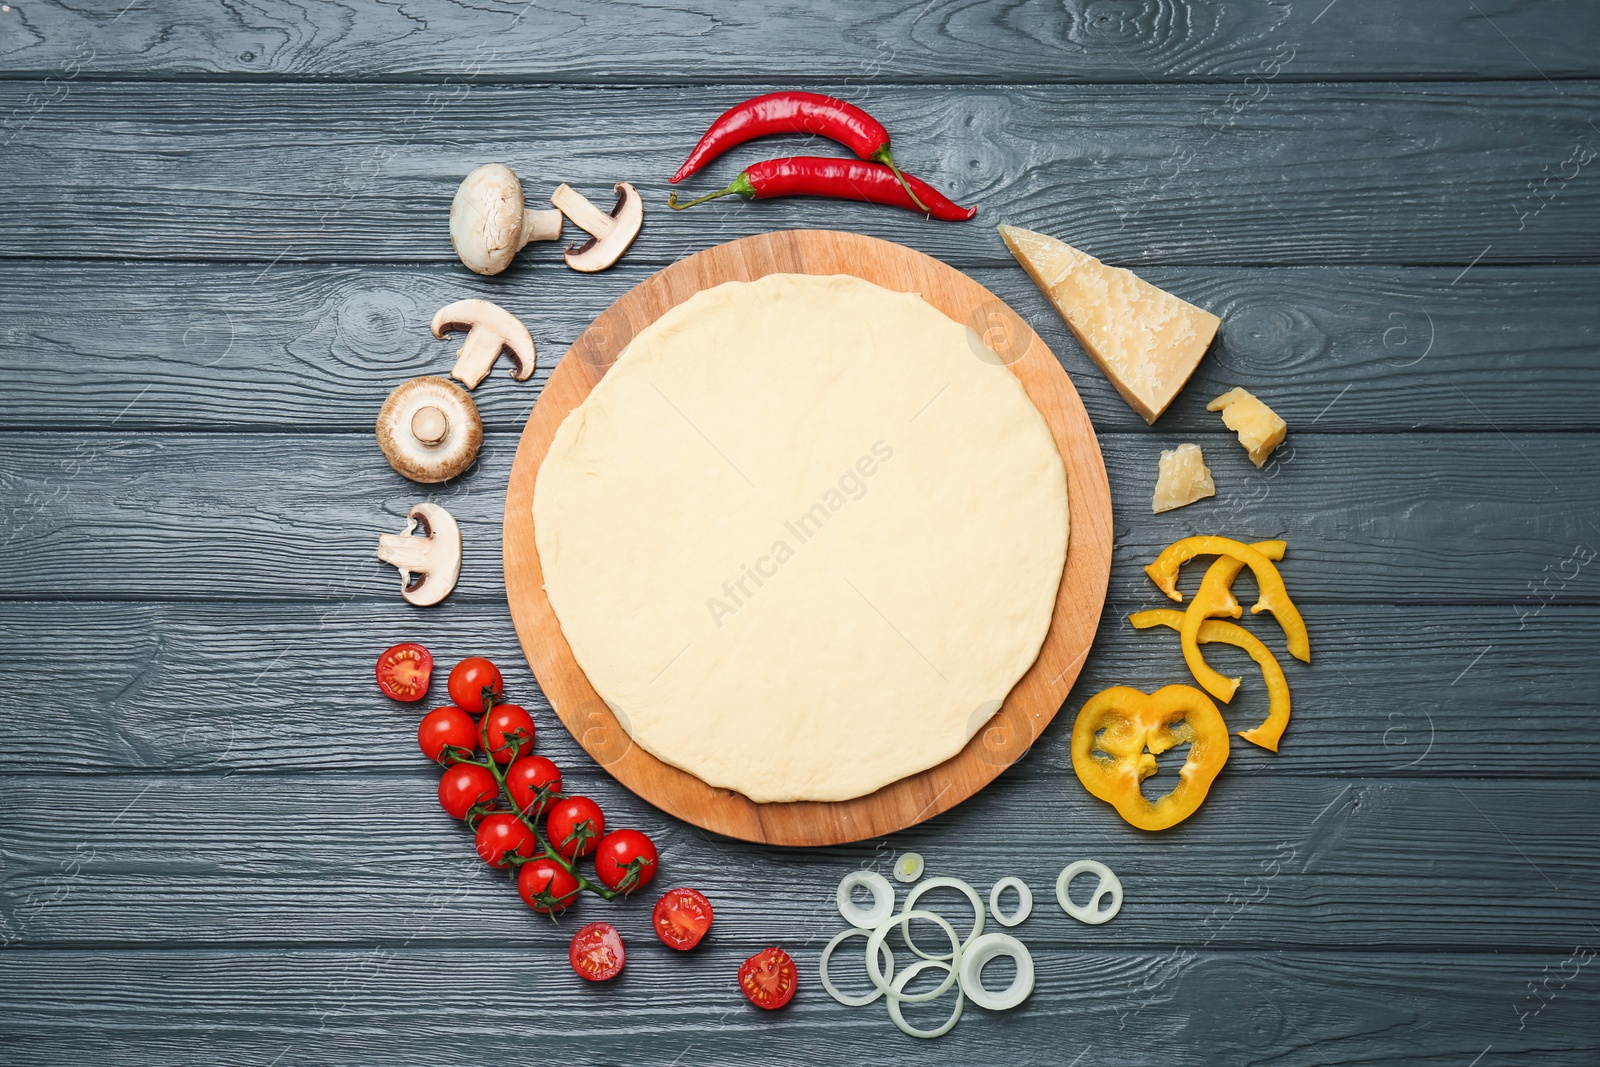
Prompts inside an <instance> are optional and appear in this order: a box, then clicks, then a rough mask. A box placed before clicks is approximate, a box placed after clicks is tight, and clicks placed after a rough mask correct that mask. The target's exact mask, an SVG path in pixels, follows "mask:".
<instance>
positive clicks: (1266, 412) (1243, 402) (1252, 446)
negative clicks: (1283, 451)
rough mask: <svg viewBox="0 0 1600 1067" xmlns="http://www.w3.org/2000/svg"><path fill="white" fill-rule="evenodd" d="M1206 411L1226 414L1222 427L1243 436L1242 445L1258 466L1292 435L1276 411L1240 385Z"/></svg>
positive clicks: (1218, 399) (1251, 460)
mask: <svg viewBox="0 0 1600 1067" xmlns="http://www.w3.org/2000/svg"><path fill="white" fill-rule="evenodd" d="M1206 410H1207V411H1220V412H1222V424H1223V425H1224V426H1226V427H1227V428H1228V429H1230V430H1233V431H1234V432H1236V433H1237V434H1238V435H1239V443H1240V444H1241V445H1244V448H1245V451H1246V452H1249V453H1250V462H1251V463H1254V464H1255V465H1256V466H1257V467H1259V466H1261V465H1262V464H1263V463H1265V462H1266V461H1267V457H1268V456H1270V455H1272V450H1273V449H1274V448H1277V447H1278V446H1279V445H1281V444H1283V439H1284V437H1285V436H1287V435H1288V433H1289V425H1288V424H1287V423H1286V422H1284V421H1283V420H1282V419H1280V418H1278V416H1277V413H1276V412H1274V411H1273V410H1272V409H1271V408H1269V407H1267V405H1265V404H1263V403H1262V402H1261V401H1259V400H1257V399H1256V398H1255V397H1254V396H1252V395H1251V394H1249V393H1247V392H1245V391H1244V390H1243V389H1240V388H1239V387H1238V386H1234V387H1233V388H1232V389H1229V390H1228V391H1227V392H1226V393H1223V394H1222V395H1221V396H1219V397H1217V398H1216V399H1215V400H1213V401H1212V402H1211V403H1209V404H1207V405H1206Z"/></svg>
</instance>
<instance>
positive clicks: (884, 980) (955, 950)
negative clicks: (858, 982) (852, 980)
mask: <svg viewBox="0 0 1600 1067" xmlns="http://www.w3.org/2000/svg"><path fill="white" fill-rule="evenodd" d="M912 919H927V920H928V921H929V922H931V923H934V924H936V925H937V926H938V927H939V928H940V929H942V930H943V931H944V932H945V936H946V937H948V938H949V939H950V955H949V956H947V957H946V958H945V959H946V960H949V961H950V963H951V966H950V974H949V975H948V976H946V978H945V980H944V981H943V982H942V983H940V985H939V988H937V989H935V990H932V991H931V992H927V993H902V992H901V991H900V990H898V989H895V988H894V987H893V986H891V985H890V984H889V976H888V975H885V974H884V973H883V971H882V970H880V969H879V967H878V946H879V945H882V944H883V940H884V938H886V937H888V936H889V931H890V930H893V929H894V928H895V924H897V923H898V924H899V925H900V936H902V937H904V936H905V931H906V927H908V926H910V925H911V920H912ZM908 943H909V942H908ZM914 947H915V946H913V948H914ZM938 962H940V963H943V962H945V960H939V961H938ZM960 962H961V939H960V938H958V937H956V929H955V927H953V926H951V925H950V924H949V923H947V922H945V921H944V919H943V918H941V917H940V916H938V915H935V914H934V913H933V912H931V911H920V910H919V911H903V912H901V913H900V914H899V915H896V916H895V917H894V918H892V919H890V920H889V921H888V922H886V923H884V924H883V925H882V926H880V927H878V928H877V929H876V930H874V931H872V936H871V937H869V938H867V977H868V978H870V979H872V984H873V985H874V986H876V987H877V989H878V990H879V991H880V992H882V993H883V995H884V996H886V997H888V998H889V1003H891V1004H893V1003H894V1002H895V1001H897V1000H903V1001H905V1002H906V1003H908V1004H920V1003H922V1002H923V1001H925V1000H933V999H934V998H936V997H938V996H939V995H940V994H942V993H943V992H944V991H945V990H946V989H949V988H950V987H951V986H952V985H954V984H955V982H956V966H957V965H959V964H960ZM903 984H904V983H902V985H903Z"/></svg>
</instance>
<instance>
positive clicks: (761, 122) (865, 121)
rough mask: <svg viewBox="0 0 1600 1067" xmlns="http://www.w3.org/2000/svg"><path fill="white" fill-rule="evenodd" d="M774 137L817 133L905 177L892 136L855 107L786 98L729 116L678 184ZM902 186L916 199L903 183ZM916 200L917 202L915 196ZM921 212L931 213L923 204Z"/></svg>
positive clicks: (763, 99) (742, 107) (764, 100)
mask: <svg viewBox="0 0 1600 1067" xmlns="http://www.w3.org/2000/svg"><path fill="white" fill-rule="evenodd" d="M774 133H811V134H821V135H822V136H824V137H826V138H828V139H830V140H833V141H838V142H839V143H840V144H842V145H844V146H845V147H846V148H848V149H850V151H852V152H854V153H855V154H856V155H857V156H858V157H860V158H861V159H864V160H867V161H868V162H872V163H882V164H883V165H884V166H886V167H888V168H889V169H890V170H892V171H894V174H895V177H896V178H897V179H899V178H900V177H901V174H900V168H899V167H897V166H896V165H895V162H894V156H893V155H891V154H890V152H889V131H888V130H886V129H884V128H883V123H881V122H879V121H878V120H877V119H875V118H873V117H872V116H871V115H869V114H867V113H866V112H865V111H862V110H861V109H860V108H859V107H856V106H855V105H854V104H850V103H846V102H845V101H843V100H840V99H838V98H837V97H832V96H823V95H822V94H821V93H801V92H781V93H767V94H765V95H764V96H755V97H751V98H750V99H749V100H746V101H745V102H744V103H742V104H735V105H734V106H733V107H730V108H729V109H728V110H726V111H724V112H723V113H722V114H721V115H720V116H719V117H718V118H717V121H715V122H713V123H712V124H711V128H710V129H709V130H707V131H706V132H705V136H704V137H701V138H700V143H699V144H697V145H695V146H694V151H693V152H690V153H689V158H688V159H686V160H684V162H683V166H681V167H679V168H678V173H676V174H674V175H673V176H672V177H671V178H670V179H669V180H670V181H671V182H672V183H673V184H677V183H678V182H680V181H682V180H683V179H685V178H687V177H688V176H689V175H691V174H693V173H694V172H695V171H697V170H699V169H700V168H701V167H703V166H705V165H706V164H707V163H709V162H711V161H712V160H713V159H716V158H717V157H718V156H720V155H722V153H724V152H726V151H727V150H728V149H730V148H732V147H734V146H735V145H741V144H744V143H745V142H746V141H753V140H755V139H756V138H757V137H766V136H768V135H770V134H774ZM900 184H901V186H903V187H904V188H905V190H906V191H907V192H908V193H910V192H911V187H910V186H909V185H907V184H906V183H905V182H904V181H903V180H902V181H901V182H900ZM911 198H912V199H913V200H917V199H918V198H917V196H916V195H915V194H914V193H913V194H912V196H911ZM917 210H919V211H926V206H925V205H924V204H923V203H921V202H918V203H917Z"/></svg>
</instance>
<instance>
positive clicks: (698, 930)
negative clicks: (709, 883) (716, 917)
mask: <svg viewBox="0 0 1600 1067" xmlns="http://www.w3.org/2000/svg"><path fill="white" fill-rule="evenodd" d="M711 918H712V912H711V901H709V900H707V899H706V898H705V894H704V893H701V892H700V891H699V890H698V889H688V888H684V889H669V890H667V892H666V893H665V894H664V895H663V896H662V898H661V899H660V900H658V901H656V908H655V910H654V911H652V912H651V913H650V923H651V925H652V926H654V927H655V928H656V936H657V937H659V938H660V939H661V943H662V944H664V945H666V946H667V947H668V948H675V949H677V950H678V951H679V952H687V951H688V950H689V949H691V948H694V947H695V946H696V945H698V944H699V943H700V939H701V938H702V937H705V936H706V931H707V930H709V929H711Z"/></svg>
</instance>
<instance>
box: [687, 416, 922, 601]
mask: <svg viewBox="0 0 1600 1067" xmlns="http://www.w3.org/2000/svg"><path fill="white" fill-rule="evenodd" d="M893 458H894V449H893V448H891V447H890V446H889V445H888V444H887V443H886V442H884V441H875V442H873V445H872V452H871V455H863V456H862V457H861V458H860V459H858V460H856V461H855V464H854V465H853V466H850V467H846V468H845V471H844V473H843V474H841V475H839V478H838V480H837V481H836V482H835V483H834V484H833V485H832V486H830V487H829V488H828V490H827V491H826V492H824V493H823V494H822V497H821V499H819V500H818V501H817V502H816V503H815V504H812V505H811V506H810V507H809V508H807V509H806V510H805V511H803V512H801V513H800V514H799V515H798V516H796V517H795V518H793V519H791V520H789V521H788V522H785V523H784V524H783V528H784V530H785V531H786V532H787V533H788V535H789V538H793V542H794V543H793V544H791V543H790V541H789V538H782V537H780V538H779V539H778V540H776V541H774V542H773V543H772V547H771V548H769V549H768V550H767V554H766V555H764V556H761V557H759V558H758V559H757V560H756V561H755V563H754V564H753V565H746V566H745V567H744V568H743V569H742V570H741V571H740V572H739V574H738V576H737V577H735V578H730V579H729V580H727V581H725V582H723V583H722V595H721V596H710V597H707V598H706V610H707V611H709V612H710V613H711V622H712V623H713V624H714V625H715V626H716V627H717V629H719V630H720V629H722V620H723V619H725V618H727V617H728V616H730V615H737V614H738V613H739V609H740V608H742V607H744V606H745V605H746V604H748V603H749V602H750V600H751V599H752V598H753V597H754V596H755V594H756V591H757V590H759V589H760V588H761V587H762V586H763V585H765V584H766V583H767V582H769V581H771V580H772V579H773V578H776V577H777V576H778V568H779V567H781V566H783V565H784V564H785V563H787V562H789V561H790V560H791V559H794V557H795V553H796V551H797V549H798V548H799V547H800V546H802V545H804V544H806V543H807V542H808V541H810V540H811V539H812V538H814V537H816V536H817V534H819V533H821V532H822V528H823V526H825V525H826V524H827V522H828V520H829V519H831V518H833V517H834V516H835V515H837V514H838V513H839V512H841V511H843V510H844V508H845V505H847V504H849V503H850V502H851V501H852V500H860V499H861V498H862V497H864V496H866V495H867V481H868V479H870V478H872V477H873V476H874V475H876V474H877V473H878V470H879V469H880V468H881V467H882V465H883V464H885V463H888V462H889V461H890V460H891V459H893ZM752 584H753V585H754V587H755V588H753V589H752V588H751V586H752Z"/></svg>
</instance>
